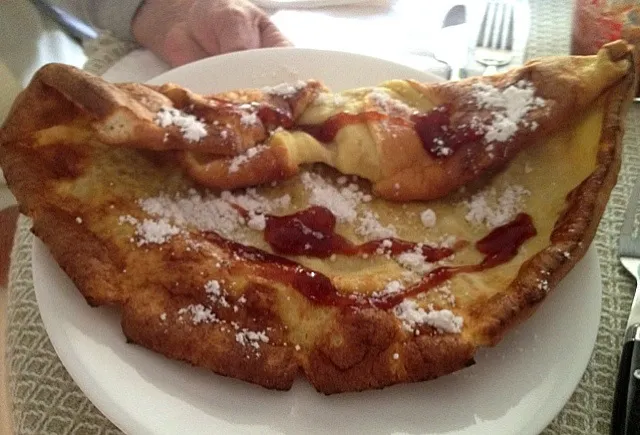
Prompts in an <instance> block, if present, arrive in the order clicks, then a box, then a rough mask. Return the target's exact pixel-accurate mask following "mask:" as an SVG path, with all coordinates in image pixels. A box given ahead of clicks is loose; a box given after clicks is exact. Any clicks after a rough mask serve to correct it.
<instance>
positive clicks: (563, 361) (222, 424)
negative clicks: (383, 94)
mask: <svg viewBox="0 0 640 435" xmlns="http://www.w3.org/2000/svg"><path fill="white" fill-rule="evenodd" d="M401 77H411V78H415V79H418V80H424V81H428V80H432V79H433V77H432V76H429V75H427V74H425V73H421V72H419V71H416V70H412V69H410V68H408V67H405V66H400V65H397V64H393V63H390V62H386V61H381V60H379V59H375V58H369V57H363V56H359V55H354V54H347V53H339V52H327V51H316V50H300V49H274V50H262V51H248V52H241V53H235V54H231V55H226V56H220V57H215V58H211V59H207V60H204V61H200V62H198V63H194V64H191V65H187V66H184V67H181V68H178V69H176V70H173V71H170V72H167V73H165V74H163V75H161V76H160V77H158V78H156V79H154V80H153V83H163V82H167V81H172V82H176V83H179V84H182V85H185V86H188V87H190V88H191V89H193V90H194V91H196V92H215V91H222V90H228V89H233V88H241V87H248V86H263V85H273V84H277V83H280V82H283V81H288V80H296V79H298V78H317V79H321V80H323V81H324V82H325V83H326V84H327V85H328V86H330V87H332V88H333V89H343V88H349V87H355V86H361V85H370V84H374V83H377V82H380V81H382V80H385V79H389V78H401ZM33 278H34V283H35V290H36V297H37V300H38V305H39V307H40V312H41V315H42V320H43V322H44V325H45V327H46V329H47V332H48V334H49V337H50V339H51V342H52V343H53V346H54V348H55V349H56V351H57V353H58V355H59V356H60V359H61V361H62V363H63V364H64V365H65V367H66V368H67V370H68V371H69V374H70V375H71V376H72V377H73V379H74V380H75V381H76V383H77V384H78V386H79V387H80V388H81V389H82V390H83V391H84V392H85V394H86V395H87V396H88V397H89V399H91V401H92V402H93V403H94V404H95V405H96V406H97V407H98V408H99V409H100V410H101V411H102V412H103V413H104V414H105V415H106V416H107V417H108V418H109V419H110V420H111V421H113V423H115V424H116V425H117V426H119V427H120V428H121V429H123V430H124V431H125V432H127V433H130V434H136V435H137V434H175V433H198V434H206V433H260V434H264V433H295V434H297V433H308V434H311V433H326V432H329V431H330V432H332V433H367V434H378V433H424V434H449V435H453V434H466V435H469V434H473V435H478V434H480V435H482V434H486V435H489V434H490V435H500V434H531V435H533V434H538V433H539V432H540V431H541V430H542V429H543V428H544V427H545V426H546V425H547V424H548V423H549V422H550V421H551V420H552V419H553V417H554V416H555V415H556V414H557V413H558V411H560V409H561V408H562V407H563V406H564V404H565V402H566V401H567V400H568V398H569V397H570V395H571V393H572V392H573V390H574V389H575V387H576V385H577V383H578V382H579V380H580V378H581V376H582V373H583V372H584V370H585V368H586V365H587V363H588V361H589V358H590V356H591V351H592V349H593V345H594V343H595V338H596V333H597V329H598V323H599V318H600V305H601V290H602V289H601V279H600V269H599V265H598V260H597V257H596V255H595V251H594V249H593V248H591V249H590V250H589V251H588V253H587V255H586V257H585V258H584V259H583V260H582V261H581V262H580V263H578V265H577V266H576V267H575V269H574V270H573V271H572V272H571V273H570V274H569V276H568V277H567V278H566V279H565V280H563V282H562V283H561V285H560V286H559V287H558V289H557V290H556V291H555V292H553V293H552V294H551V295H549V297H548V298H547V300H546V301H545V302H544V303H543V305H542V306H541V307H540V309H539V310H538V311H537V312H536V313H535V315H534V316H533V317H532V318H531V319H529V320H528V321H527V322H525V323H524V324H523V325H522V326H521V327H520V328H518V329H515V330H513V331H511V332H510V333H509V334H508V335H507V336H506V337H505V339H504V340H503V341H502V342H501V343H500V344H499V345H498V346H497V347H495V348H492V349H483V350H481V351H480V352H479V353H478V355H477V364H475V365H474V366H473V367H470V368H467V369H465V370H463V371H461V372H459V373H456V374H453V375H450V376H445V377H442V378H440V379H436V380H434V381H430V382H424V383H418V384H410V385H398V386H394V387H389V388H386V389H383V390H379V391H368V392H363V393H348V394H340V395H334V396H324V395H321V394H318V393H316V392H315V390H313V388H312V387H310V386H309V384H308V383H307V382H306V381H305V380H303V379H299V380H297V382H296V383H295V384H294V387H293V388H292V390H291V391H288V392H276V391H268V390H265V389H263V388H261V387H256V386H254V385H250V384H247V383H244V382H241V381H237V380H234V379H228V378H224V377H221V376H217V375H215V374H213V373H210V372H207V371H205V370H202V369H198V368H194V367H191V366H189V365H187V364H184V363H181V362H177V361H172V360H169V359H167V358H165V357H163V356H161V355H158V354H155V353H153V352H151V351H148V350H146V349H144V348H141V347H139V346H135V345H130V344H126V342H125V338H124V336H123V334H122V332H121V329H120V323H119V322H120V318H119V313H118V312H117V311H116V310H114V309H109V308H104V307H103V308H90V307H89V306H88V305H87V304H86V302H85V301H84V299H83V298H82V296H81V295H80V293H79V292H78V291H77V289H76V288H75V286H74V285H73V283H72V282H71V281H70V280H69V278H68V277H67V276H66V275H65V274H64V272H62V271H61V270H60V268H59V267H58V266H57V264H56V263H55V261H54V260H53V259H52V257H51V256H50V255H49V253H48V250H47V248H46V247H45V246H44V245H43V244H42V243H41V242H40V241H38V240H36V241H35V243H34V247H33Z"/></svg>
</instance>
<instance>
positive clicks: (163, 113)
mask: <svg viewBox="0 0 640 435" xmlns="http://www.w3.org/2000/svg"><path fill="white" fill-rule="evenodd" d="M154 121H155V123H156V124H158V125H159V126H160V127H162V128H166V127H169V126H171V125H175V126H176V127H179V128H180V133H182V135H183V136H184V138H185V139H186V140H188V141H189V142H198V141H200V140H201V139H202V138H204V137H206V136H207V128H206V126H205V125H204V123H203V122H202V121H200V120H198V119H197V118H196V117H195V116H193V115H189V114H187V113H184V112H182V111H181V110H178V109H176V108H173V107H162V108H160V110H159V111H158V113H156V117H155V120H154Z"/></svg>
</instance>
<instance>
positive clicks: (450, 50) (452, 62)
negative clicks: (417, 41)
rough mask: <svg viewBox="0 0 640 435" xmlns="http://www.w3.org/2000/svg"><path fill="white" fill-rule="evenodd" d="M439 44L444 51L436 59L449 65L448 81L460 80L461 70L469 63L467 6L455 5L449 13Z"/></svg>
mask: <svg viewBox="0 0 640 435" xmlns="http://www.w3.org/2000/svg"><path fill="white" fill-rule="evenodd" d="M438 44H439V47H441V48H442V49H441V51H440V50H439V51H440V52H439V53H436V54H437V56H436V58H439V59H441V60H443V61H444V62H446V63H447V64H448V65H449V68H450V71H449V77H448V79H449V80H459V79H460V69H461V68H462V67H463V66H464V65H465V64H466V63H467V55H468V53H469V44H468V35H467V8H466V6H465V5H455V6H453V7H451V9H449V10H448V11H447V13H446V15H445V16H444V19H443V20H442V28H441V29H440V32H439V34H438Z"/></svg>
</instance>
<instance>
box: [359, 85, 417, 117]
mask: <svg viewBox="0 0 640 435" xmlns="http://www.w3.org/2000/svg"><path fill="white" fill-rule="evenodd" d="M368 95H369V98H370V99H371V101H372V102H373V103H374V104H375V105H376V106H378V107H379V108H380V109H382V111H383V112H384V113H386V114H389V115H395V116H402V115H412V114H413V113H415V112H416V109H414V108H412V107H410V106H408V105H407V104H405V103H404V102H403V101H400V100H398V99H397V98H393V97H392V96H391V95H390V94H389V93H388V92H386V91H385V90H384V89H382V88H373V89H372V90H371V92H369V94H368Z"/></svg>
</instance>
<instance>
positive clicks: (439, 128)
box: [411, 105, 482, 158]
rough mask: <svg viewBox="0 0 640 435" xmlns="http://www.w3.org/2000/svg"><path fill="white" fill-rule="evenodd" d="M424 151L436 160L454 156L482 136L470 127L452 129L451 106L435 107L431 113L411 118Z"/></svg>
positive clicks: (414, 115)
mask: <svg viewBox="0 0 640 435" xmlns="http://www.w3.org/2000/svg"><path fill="white" fill-rule="evenodd" d="M411 121H413V123H414V125H415V127H414V128H415V130H416V133H417V135H418V137H420V141H422V146H423V147H424V149H425V150H426V151H427V152H428V153H429V154H431V156H433V157H434V158H442V157H448V156H450V155H453V154H454V153H455V152H456V151H457V150H458V149H460V148H461V147H462V146H464V145H466V144H469V143H472V142H476V141H478V140H479V139H481V138H482V134H481V133H478V132H477V131H476V130H474V129H472V128H471V127H469V126H465V127H452V126H451V114H450V108H449V106H446V105H443V106H438V107H435V108H434V109H433V110H431V111H430V112H426V113H415V114H413V115H412V116H411Z"/></svg>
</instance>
